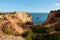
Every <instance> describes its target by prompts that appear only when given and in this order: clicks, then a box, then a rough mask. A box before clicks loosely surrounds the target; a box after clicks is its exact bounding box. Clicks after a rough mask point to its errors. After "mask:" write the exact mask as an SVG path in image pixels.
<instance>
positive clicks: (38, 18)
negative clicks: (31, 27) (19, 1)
mask: <svg viewBox="0 0 60 40" xmlns="http://www.w3.org/2000/svg"><path fill="white" fill-rule="evenodd" d="M30 15H31V16H32V22H33V24H42V23H43V22H44V21H45V20H46V19H47V17H48V13H30Z"/></svg>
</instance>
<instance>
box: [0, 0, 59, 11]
mask: <svg viewBox="0 0 60 40" xmlns="http://www.w3.org/2000/svg"><path fill="white" fill-rule="evenodd" d="M56 9H60V0H0V12H10V11H26V12H49V11H50V10H56Z"/></svg>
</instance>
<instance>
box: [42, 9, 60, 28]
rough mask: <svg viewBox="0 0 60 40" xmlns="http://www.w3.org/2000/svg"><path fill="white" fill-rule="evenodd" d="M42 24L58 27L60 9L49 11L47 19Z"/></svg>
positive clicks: (59, 23) (59, 25)
mask: <svg viewBox="0 0 60 40" xmlns="http://www.w3.org/2000/svg"><path fill="white" fill-rule="evenodd" d="M42 25H43V26H50V27H52V28H55V27H58V28H60V10H54V11H50V13H49V15H48V17H47V20H46V21H45V22H44V23H43V24H42Z"/></svg>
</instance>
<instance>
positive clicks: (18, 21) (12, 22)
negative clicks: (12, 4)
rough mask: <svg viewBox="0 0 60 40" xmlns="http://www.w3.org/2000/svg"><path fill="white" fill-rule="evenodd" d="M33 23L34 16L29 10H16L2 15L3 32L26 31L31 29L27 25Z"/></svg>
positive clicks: (0, 19) (1, 26)
mask: <svg viewBox="0 0 60 40" xmlns="http://www.w3.org/2000/svg"><path fill="white" fill-rule="evenodd" d="M31 24H32V17H31V16H30V14H29V13H27V12H15V13H14V14H13V13H12V14H10V13H7V14H4V15H3V14H2V15H0V30H1V33H6V31H11V32H12V34H14V35H19V34H22V33H24V32H25V31H27V30H28V29H29V27H28V26H27V25H31Z"/></svg>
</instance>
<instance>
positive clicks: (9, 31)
mask: <svg viewBox="0 0 60 40" xmlns="http://www.w3.org/2000/svg"><path fill="white" fill-rule="evenodd" d="M4 33H5V34H8V35H10V34H12V30H11V29H6V30H5V31H4Z"/></svg>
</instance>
